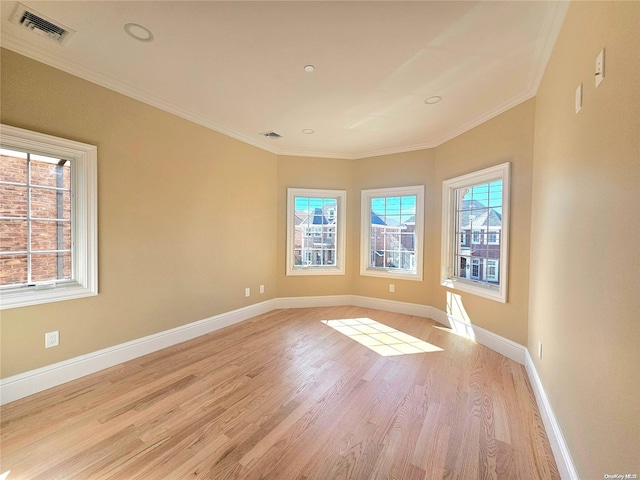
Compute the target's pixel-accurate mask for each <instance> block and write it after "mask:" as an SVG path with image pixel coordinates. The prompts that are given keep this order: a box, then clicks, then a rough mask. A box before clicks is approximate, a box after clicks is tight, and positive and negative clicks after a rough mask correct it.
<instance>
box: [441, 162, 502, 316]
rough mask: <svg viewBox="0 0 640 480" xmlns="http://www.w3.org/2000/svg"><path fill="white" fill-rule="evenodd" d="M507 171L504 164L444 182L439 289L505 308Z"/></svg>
mask: <svg viewBox="0 0 640 480" xmlns="http://www.w3.org/2000/svg"><path fill="white" fill-rule="evenodd" d="M509 171H510V164H509V163H508V162H507V163H503V164H501V165H497V166H495V167H491V168H487V169H484V170H481V171H478V172H473V173H470V174H467V175H463V176H461V177H456V178H452V179H450V180H446V181H445V182H443V185H442V194H443V197H442V207H443V210H442V267H441V281H442V285H444V286H446V287H449V288H453V289H456V290H461V291H463V292H469V293H473V294H475V295H480V296H483V297H486V298H490V299H493V300H497V301H499V302H502V303H506V301H507V273H508V260H507V259H508V245H509V244H508V234H509V185H510V175H509ZM469 236H470V237H471V242H468V241H467V238H468V237H469Z"/></svg>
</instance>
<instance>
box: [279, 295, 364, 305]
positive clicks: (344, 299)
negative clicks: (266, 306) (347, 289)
mask: <svg viewBox="0 0 640 480" xmlns="http://www.w3.org/2000/svg"><path fill="white" fill-rule="evenodd" d="M351 297H352V295H324V296H317V297H281V298H276V300H275V304H276V308H312V307H337V306H343V305H352V303H351Z"/></svg>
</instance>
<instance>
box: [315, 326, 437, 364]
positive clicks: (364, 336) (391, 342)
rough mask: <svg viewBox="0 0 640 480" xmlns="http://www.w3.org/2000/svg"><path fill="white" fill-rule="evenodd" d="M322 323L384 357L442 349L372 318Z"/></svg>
mask: <svg viewBox="0 0 640 480" xmlns="http://www.w3.org/2000/svg"><path fill="white" fill-rule="evenodd" d="M322 323H324V324H325V325H327V326H329V327H331V328H333V329H334V330H336V331H338V332H340V333H342V334H343V335H346V336H347V337H349V338H350V339H352V340H355V341H356V342H358V343H359V344H361V345H364V346H365V347H367V348H369V349H371V350H373V351H374V352H376V353H377V354H379V355H382V356H383V357H391V356H394V355H408V354H412V353H429V352H441V351H442V349H441V348H439V347H436V346H435V345H431V344H430V343H427V342H425V341H423V340H420V339H419V338H416V337H412V336H411V335H409V334H406V333H404V332H400V331H398V330H396V329H395V328H392V327H389V326H387V325H384V324H383V323H380V322H376V321H375V320H371V319H370V318H343V319H340V320H322Z"/></svg>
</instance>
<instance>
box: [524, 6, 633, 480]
mask: <svg viewBox="0 0 640 480" xmlns="http://www.w3.org/2000/svg"><path fill="white" fill-rule="evenodd" d="M639 25H640V3H638V2H585V3H582V2H577V3H574V4H572V5H571V6H570V9H569V12H568V14H567V17H566V20H565V24H564V26H563V29H562V32H561V34H560V37H559V39H558V42H557V44H556V46H555V50H554V52H553V55H552V57H551V60H550V62H549V64H548V66H547V70H546V72H545V75H544V78H543V81H542V84H541V86H540V89H539V91H538V96H537V100H536V122H535V143H534V147H535V148H534V152H535V153H534V167H533V196H532V198H533V211H532V229H531V231H532V234H531V259H532V260H531V281H530V283H531V290H530V292H531V293H530V320H529V321H530V323H529V351H530V352H531V353H532V357H534V362H535V365H536V369H537V371H538V373H539V374H540V377H541V379H542V382H543V384H544V387H545V390H546V392H547V395H548V397H549V400H550V402H551V405H552V407H553V409H554V412H555V414H556V416H557V419H558V421H559V424H560V427H561V429H562V431H563V433H564V437H565V439H566V441H567V444H568V446H569V449H570V451H571V454H572V456H573V460H574V462H575V465H576V467H577V470H578V475H579V478H581V479H601V478H604V475H605V474H625V473H630V474H636V475H640V373H639V372H638V367H640V355H639V352H640V348H639V345H640V302H639V299H640V295H639V289H638V285H639V283H638V271H639V270H640V256H639V253H638V252H639V245H640V244H639V241H638V240H639V239H640V216H639V214H638V208H639V207H640V187H639V185H640V28H639ZM603 47H606V60H605V64H606V78H605V80H604V82H603V83H602V84H601V85H600V86H599V87H598V88H597V89H596V88H595V85H594V63H595V58H596V56H597V55H598V52H599V51H600V50H601V49H602V48H603ZM580 82H582V83H583V84H584V103H583V107H582V110H581V111H580V112H579V113H578V114H576V113H575V111H574V92H575V89H576V87H577V86H578V84H580ZM538 341H542V342H543V349H544V353H543V358H542V360H538V359H537V354H535V353H534V352H537V344H538Z"/></svg>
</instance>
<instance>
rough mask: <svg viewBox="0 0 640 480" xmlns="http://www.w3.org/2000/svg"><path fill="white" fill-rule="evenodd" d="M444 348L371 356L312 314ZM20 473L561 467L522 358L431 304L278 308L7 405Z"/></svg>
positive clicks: (287, 474)
mask: <svg viewBox="0 0 640 480" xmlns="http://www.w3.org/2000/svg"><path fill="white" fill-rule="evenodd" d="M356 318H369V319H372V320H375V321H377V322H380V323H382V324H384V325H386V326H388V327H392V328H395V329H397V330H398V331H401V332H404V333H406V334H408V335H412V336H414V337H417V338H419V339H420V340H423V341H425V342H428V343H429V344H431V345H433V346H436V347H439V348H440V349H442V350H441V351H433V352H428V353H414V354H408V355H396V356H381V355H379V354H378V353H376V352H374V351H372V350H370V349H369V348H367V347H366V346H363V345H361V344H360V343H358V342H356V341H354V340H352V339H351V338H349V337H347V336H345V335H343V334H342V333H340V332H338V331H336V330H335V329H333V328H331V327H330V326H328V325H327V324H325V323H322V320H339V319H356ZM1 413H2V419H1V428H2V432H1V444H0V447H1V463H0V474H1V473H3V472H6V471H7V470H10V471H11V472H10V474H9V477H8V480H17V479H30V480H39V479H47V480H52V479H64V480H70V479H82V480H86V479H118V480H128V479H145V480H146V479H163V480H166V479H186V478H201V479H205V478H206V479H236V478H238V479H251V480H253V479H274V480H276V479H277V480H288V479H296V480H302V479H320V480H333V479H406V480H431V479H451V480H453V479H472V480H476V479H508V480H514V479H523V480H537V479H557V478H560V476H559V474H558V470H557V468H556V465H555V462H554V460H553V456H552V453H551V449H550V447H549V442H548V439H547V436H546V434H545V431H544V428H543V425H542V421H541V418H540V414H539V412H538V409H537V406H536V403H535V400H534V395H533V392H532V390H531V387H530V385H529V382H528V380H527V377H526V373H525V370H524V367H522V366H521V365H519V364H517V363H515V362H513V361H511V360H509V359H507V358H505V357H503V356H501V355H499V354H497V353H495V352H493V351H491V350H489V349H487V348H485V347H483V346H480V345H478V344H476V343H474V342H472V341H470V340H468V339H465V338H463V337H459V336H457V335H455V334H453V333H451V332H450V331H448V330H447V329H445V328H443V327H441V326H439V325H438V324H436V323H435V322H433V321H431V320H427V319H424V318H418V317H411V316H407V315H399V314H394V313H388V312H381V311H377V310H370V309H364V308H358V307H331V308H310V309H292V310H276V311H273V312H270V313H268V314H265V315H261V316H259V317H256V318H253V319H251V320H248V321H246V322H243V323H241V324H238V325H235V326H232V327H229V328H226V329H223V330H219V331H217V332H213V333H211V334H208V335H205V336H202V337H199V338H196V339H194V340H191V341H189V342H185V343H182V344H180V345H176V346H174V347H171V348H167V349H165V350H161V351H158V352H155V353H153V354H150V355H147V356H145V357H141V358H139V359H136V360H133V361H130V362H127V363H125V364H122V365H118V366H116V367H113V368H110V369H108V370H104V371H102V372H98V373H96V374H93V375H90V376H87V377H84V378H81V379H79V380H76V381H73V382H70V383H67V384H64V385H61V386H59V387H56V388H53V389H51V390H47V391H45V392H41V393H39V394H36V395H32V396H30V397H27V398H24V399H21V400H18V401H16V402H13V403H10V404H8V405H5V406H4V407H3V408H2V412H1Z"/></svg>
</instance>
